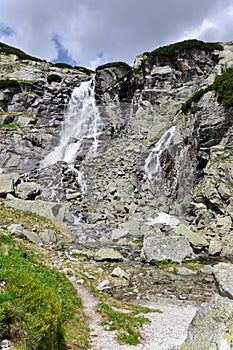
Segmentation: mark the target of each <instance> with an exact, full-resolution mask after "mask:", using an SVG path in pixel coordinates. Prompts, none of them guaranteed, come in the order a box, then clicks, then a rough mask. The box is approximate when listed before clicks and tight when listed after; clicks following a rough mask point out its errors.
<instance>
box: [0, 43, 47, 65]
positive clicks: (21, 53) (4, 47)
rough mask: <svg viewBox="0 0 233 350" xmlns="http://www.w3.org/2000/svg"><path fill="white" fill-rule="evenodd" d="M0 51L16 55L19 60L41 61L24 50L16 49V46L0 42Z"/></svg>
mask: <svg viewBox="0 0 233 350" xmlns="http://www.w3.org/2000/svg"><path fill="white" fill-rule="evenodd" d="M0 53H5V54H7V55H16V56H18V57H19V58H20V59H21V60H30V61H42V60H41V59H40V58H37V57H34V56H30V55H28V54H26V53H25V52H24V51H22V50H20V49H17V48H16V47H13V46H10V45H7V44H4V43H1V42H0Z"/></svg>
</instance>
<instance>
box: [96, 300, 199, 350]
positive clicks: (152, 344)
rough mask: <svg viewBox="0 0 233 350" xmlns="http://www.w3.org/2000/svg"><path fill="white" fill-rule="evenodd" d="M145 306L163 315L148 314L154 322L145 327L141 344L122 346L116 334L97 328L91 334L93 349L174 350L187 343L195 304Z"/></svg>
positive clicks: (168, 303) (176, 302)
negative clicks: (186, 339)
mask: <svg viewBox="0 0 233 350" xmlns="http://www.w3.org/2000/svg"><path fill="white" fill-rule="evenodd" d="M143 305H144V306H149V307H151V308H156V309H160V310H161V311H162V313H156V312H153V313H149V314H146V317H148V318H149V319H150V320H151V323H150V324H146V325H144V327H143V329H142V331H141V335H142V342H141V343H140V344H138V345H136V346H131V345H120V344H119V343H118V342H117V341H116V339H115V335H116V333H115V332H108V331H105V330H103V329H102V328H101V327H100V326H99V325H98V327H97V328H95V330H94V331H93V332H92V333H91V338H92V339H91V342H92V347H91V348H90V350H115V349H116V350H168V349H175V348H176V347H177V346H178V345H180V344H181V343H182V342H183V341H184V340H185V338H186V334H187V330H188V326H189V324H190V322H191V320H192V318H193V316H194V315H195V312H196V309H197V307H196V306H195V305H194V304H192V303H188V302H179V301H174V302H173V301H170V300H169V301H166V300H162V301H159V302H158V303H147V304H146V305H145V304H143Z"/></svg>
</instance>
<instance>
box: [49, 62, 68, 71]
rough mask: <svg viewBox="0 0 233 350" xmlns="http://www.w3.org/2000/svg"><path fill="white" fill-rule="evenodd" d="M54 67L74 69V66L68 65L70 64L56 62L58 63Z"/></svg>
mask: <svg viewBox="0 0 233 350" xmlns="http://www.w3.org/2000/svg"><path fill="white" fill-rule="evenodd" d="M53 67H57V68H69V69H73V66H71V65H70V64H68V63H63V62H56V63H53Z"/></svg>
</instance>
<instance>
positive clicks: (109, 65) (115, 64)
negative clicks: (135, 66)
mask: <svg viewBox="0 0 233 350" xmlns="http://www.w3.org/2000/svg"><path fill="white" fill-rule="evenodd" d="M116 67H120V68H126V69H127V70H130V71H132V67H130V66H129V65H128V64H127V63H125V62H109V63H106V64H103V65H101V66H99V67H97V68H96V72H98V71H100V70H102V69H106V68H116Z"/></svg>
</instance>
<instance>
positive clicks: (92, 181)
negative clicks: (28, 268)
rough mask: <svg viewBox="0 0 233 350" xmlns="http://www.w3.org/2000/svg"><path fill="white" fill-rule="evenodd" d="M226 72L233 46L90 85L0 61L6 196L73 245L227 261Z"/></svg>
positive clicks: (197, 50)
mask: <svg viewBox="0 0 233 350" xmlns="http://www.w3.org/2000/svg"><path fill="white" fill-rule="evenodd" d="M24 58H25V57H24ZM232 64H233V45H232V43H226V44H208V43H202V42H199V41H195V40H194V41H185V42H182V43H177V44H173V45H171V46H168V47H165V48H160V49H157V50H154V51H152V52H151V53H144V54H143V55H140V56H138V57H137V58H136V60H135V66H134V67H130V66H128V65H127V64H124V63H122V62H117V63H112V64H107V65H104V66H100V67H98V68H97V70H96V73H95V75H94V78H93V74H92V73H91V72H89V71H88V70H85V69H83V68H80V67H70V66H67V65H59V64H58V65H56V64H51V63H48V62H44V61H36V60H32V58H30V57H29V58H28V57H26V59H22V58H20V57H19V55H16V54H12V53H10V54H9V53H6V52H2V53H1V55H0V74H1V80H0V109H1V112H0V124H1V135H0V140H1V142H0V150H1V152H0V167H1V173H2V175H1V184H2V185H1V187H2V188H1V191H0V192H1V196H2V197H3V198H7V199H8V201H7V204H8V205H10V206H13V207H17V208H20V209H24V210H32V211H35V212H40V213H42V214H43V215H47V216H49V217H50V218H52V219H55V220H58V221H59V222H64V223H65V224H66V225H67V226H68V227H69V229H71V231H72V232H73V235H74V240H76V241H78V242H82V243H84V244H86V245H94V246H102V245H106V246H117V247H119V248H120V249H124V250H125V251H126V252H128V253H129V254H130V255H131V254H141V258H142V259H143V260H146V261H160V260H164V259H171V260H177V261H180V260H182V259H184V258H186V257H195V254H200V253H204V252H205V253H206V252H207V253H209V254H211V255H215V254H217V255H223V256H231V255H232V246H233V239H232V234H231V230H232V218H233V211H232V203H233V202H232V198H233V196H232V195H233V193H232V191H233V189H232V176H233V175H232V172H233V167H232V147H233V142H232V108H231V105H230V104H229V103H228V104H226V103H224V101H223V99H222V98H221V91H220V90H221V88H222V89H225V87H224V84H225V83H224V82H226V81H227V79H228V75H227V74H228V73H229V74H230V72H231V67H232ZM225 71H226V72H227V73H226V75H225V76H223V77H224V78H223V83H222V85H221V82H219V83H218V85H217V83H215V80H216V79H215V78H216V76H222V74H223V73H224V72H225ZM229 81H230V83H229V82H228V83H229V84H232V83H231V80H229ZM228 83H226V84H228ZM226 84H225V85H226ZM220 85H221V86H220ZM75 89H76V90H75ZM77 89H78V90H77ZM229 89H230V88H229ZM227 93H229V91H228V92H227ZM229 99H230V97H229ZM87 101H88V102H87ZM93 101H94V102H93ZM80 111H82V115H80ZM90 111H91V112H90ZM75 116H77V117H75ZM72 118H73V119H72ZM75 118H76V119H75ZM67 121H68V122H69V124H67V123H68V122H67ZM67 125H68V126H67ZM71 130H73V131H72V132H71ZM68 139H69V140H68ZM61 140H63V141H61ZM65 140H66V141H65ZM62 142H63V143H64V144H62ZM65 143H66V144H65ZM59 145H60V146H59ZM67 145H69V146H67ZM59 147H60V148H59ZM67 147H68V148H69V151H67V149H68V148H67ZM51 152H53V153H51ZM65 152H66V155H65ZM67 152H68V153H69V154H68V153H67ZM72 152H73V153H72ZM12 174H14V176H13V175H12ZM42 207H43V208H44V209H42ZM49 208H50V209H49ZM48 213H49V214H48ZM174 222H175V224H174ZM158 238H159V239H158ZM151 239H152V242H153V249H152V251H151V250H150V251H148V248H147V247H148V242H150V243H149V245H150V244H151V241H150V240H151ZM148 240H149V241H148ZM161 240H163V242H166V245H167V248H166V251H165V252H164V253H163V255H161V256H157V254H156V251H157V250H158V247H157V244H158V241H161ZM178 242H179V244H178ZM174 244H177V247H178V246H179V249H178V250H179V254H178V255H177V256H176V255H174V254H171V251H172V250H173V247H174Z"/></svg>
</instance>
